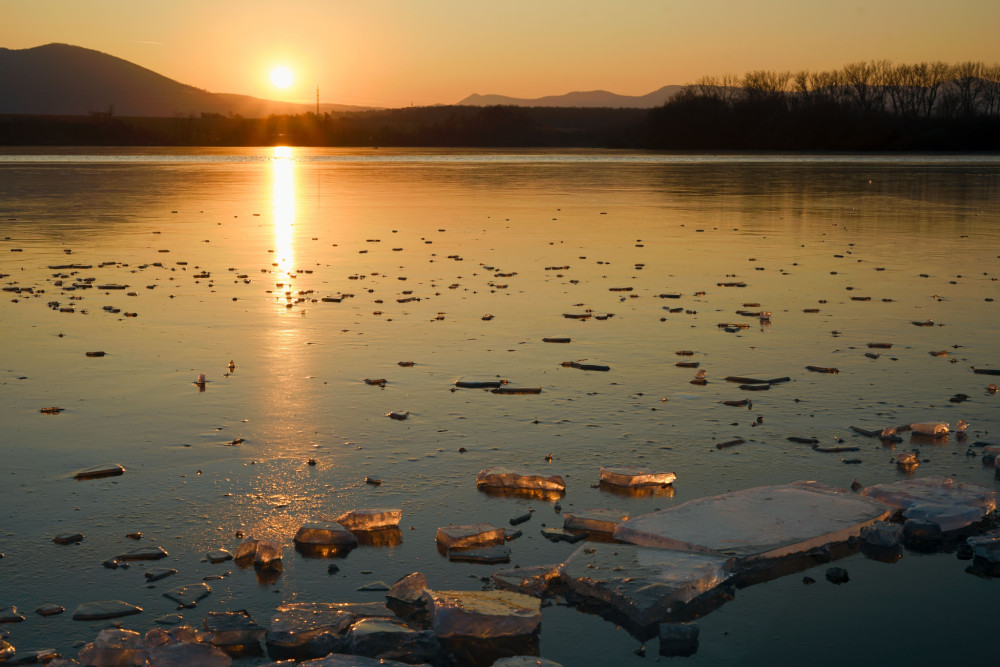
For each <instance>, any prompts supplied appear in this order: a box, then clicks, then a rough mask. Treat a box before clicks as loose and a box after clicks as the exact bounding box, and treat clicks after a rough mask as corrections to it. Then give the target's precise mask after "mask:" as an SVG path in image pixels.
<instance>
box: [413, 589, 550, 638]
mask: <svg viewBox="0 0 1000 667" xmlns="http://www.w3.org/2000/svg"><path fill="white" fill-rule="evenodd" d="M427 595H428V596H429V598H430V601H429V609H430V614H431V625H432V626H433V628H434V634H436V635H437V636H438V637H443V638H453V637H474V638H478V639H495V638H500V637H518V636H524V635H531V634H535V633H537V632H538V630H539V628H540V627H541V624H542V611H541V602H540V601H539V600H538V599H537V598H532V597H529V596H527V595H522V594H520V593H511V592H508V591H427Z"/></svg>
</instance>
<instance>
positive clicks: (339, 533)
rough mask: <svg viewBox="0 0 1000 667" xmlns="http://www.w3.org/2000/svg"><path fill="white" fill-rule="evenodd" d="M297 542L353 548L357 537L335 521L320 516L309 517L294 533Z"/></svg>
mask: <svg viewBox="0 0 1000 667" xmlns="http://www.w3.org/2000/svg"><path fill="white" fill-rule="evenodd" d="M294 539H295V542H296V543H297V544H317V545H323V546H335V547H346V548H354V547H356V546H358V538H356V537H355V536H354V534H353V533H351V531H349V530H348V529H347V528H345V527H344V526H342V525H340V524H339V523H337V522H336V521H328V520H326V519H323V518H321V517H314V518H312V519H309V520H308V521H306V522H305V523H304V524H302V527H301V528H299V530H298V532H297V533H295V538H294Z"/></svg>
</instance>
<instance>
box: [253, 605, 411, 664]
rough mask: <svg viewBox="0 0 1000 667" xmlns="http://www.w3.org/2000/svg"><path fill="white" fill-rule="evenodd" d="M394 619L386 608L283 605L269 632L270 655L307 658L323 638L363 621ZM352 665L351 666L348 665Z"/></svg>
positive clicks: (378, 606)
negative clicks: (318, 638)
mask: <svg viewBox="0 0 1000 667" xmlns="http://www.w3.org/2000/svg"><path fill="white" fill-rule="evenodd" d="M373 617H381V618H393V613H392V612H391V611H389V609H388V608H386V606H385V605H384V604H381V603H377V602H366V603H330V602H295V603H292V604H286V605H281V606H280V607H278V609H277V612H276V613H275V614H274V615H273V616H272V617H271V625H270V627H269V628H268V630H267V648H268V652H269V653H270V654H271V656H272V657H273V658H275V659H279V658H286V657H296V656H298V657H299V659H304V658H306V657H309V656H308V651H309V643H310V642H311V641H312V640H313V639H316V638H317V637H319V636H320V635H323V634H331V635H336V634H338V633H340V632H343V631H344V630H346V629H347V628H348V627H350V625H351V624H352V623H354V622H355V621H357V620H358V619H360V618H373ZM347 664H351V663H347Z"/></svg>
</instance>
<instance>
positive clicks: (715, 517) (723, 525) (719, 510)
mask: <svg viewBox="0 0 1000 667" xmlns="http://www.w3.org/2000/svg"><path fill="white" fill-rule="evenodd" d="M891 514H892V508H891V507H889V506H888V505H885V504H883V503H881V502H878V501H876V500H874V499H871V498H866V497H859V496H857V495H854V494H851V493H848V492H847V491H844V490H842V489H835V488H833V487H829V486H826V485H823V484H818V483H816V482H804V481H800V482H792V483H791V484H784V485H779V486H763V487H756V488H751V489H744V490H742V491H735V492H733V493H726V494H723V495H719V496H711V497H706V498H697V499H695V500H689V501H688V502H686V503H682V504H681V505H677V506H676V507H671V508H669V509H665V510H662V511H659V512H652V513H650V514H643V515H641V516H637V517H633V518H631V519H629V520H628V521H625V522H624V523H622V524H621V525H619V526H618V528H616V529H615V532H614V536H615V538H616V539H619V540H624V541H626V542H631V543H632V544H638V545H641V546H648V547H657V548H661V549H679V550H683V551H699V552H702V553H714V554H723V555H728V556H735V557H736V558H737V559H739V560H742V561H754V560H760V559H771V558H781V557H783V556H788V555H790V554H794V553H799V552H803V551H808V550H809V549H814V548H816V547H820V546H824V545H827V544H834V543H837V542H842V541H845V540H847V539H848V538H850V537H857V536H858V535H859V534H860V532H861V529H862V528H863V527H864V526H867V525H869V524H871V523H874V522H875V521H881V520H884V519H887V518H889V516H890V515H891Z"/></svg>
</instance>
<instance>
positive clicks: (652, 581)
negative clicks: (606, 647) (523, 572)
mask: <svg viewBox="0 0 1000 667" xmlns="http://www.w3.org/2000/svg"><path fill="white" fill-rule="evenodd" d="M729 563H730V558H729V557H727V556H724V555H721V554H705V553H697V552H692V551H674V550H670V549H653V548H649V547H640V546H635V545H632V544H604V543H598V542H594V543H587V544H585V545H583V546H581V547H580V548H579V549H577V550H576V551H575V552H574V553H573V554H572V555H571V556H570V557H569V558H568V559H567V560H566V562H565V563H563V565H562V566H561V567H560V568H559V572H560V576H561V577H562V579H563V581H564V582H565V583H566V585H567V586H569V588H570V589H571V590H572V591H573V592H574V593H576V594H577V595H580V596H582V597H584V598H587V599H588V600H591V601H594V602H597V603H600V604H601V605H606V606H608V607H610V608H612V609H615V610H616V611H618V612H619V613H621V614H622V615H624V616H625V617H626V618H628V619H629V620H630V621H632V622H633V623H635V624H636V625H637V626H639V627H646V626H649V625H651V624H653V623H657V622H659V621H661V620H663V619H665V618H667V617H668V616H669V615H670V614H671V613H672V612H676V611H677V610H678V609H679V608H680V607H681V606H682V605H683V604H685V603H687V602H690V601H691V600H693V599H694V598H696V597H698V596H699V595H701V594H702V593H705V592H708V591H710V590H712V589H713V588H715V587H716V586H718V585H719V584H721V583H723V582H724V581H725V580H726V579H728V578H729V575H730V568H729Z"/></svg>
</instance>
